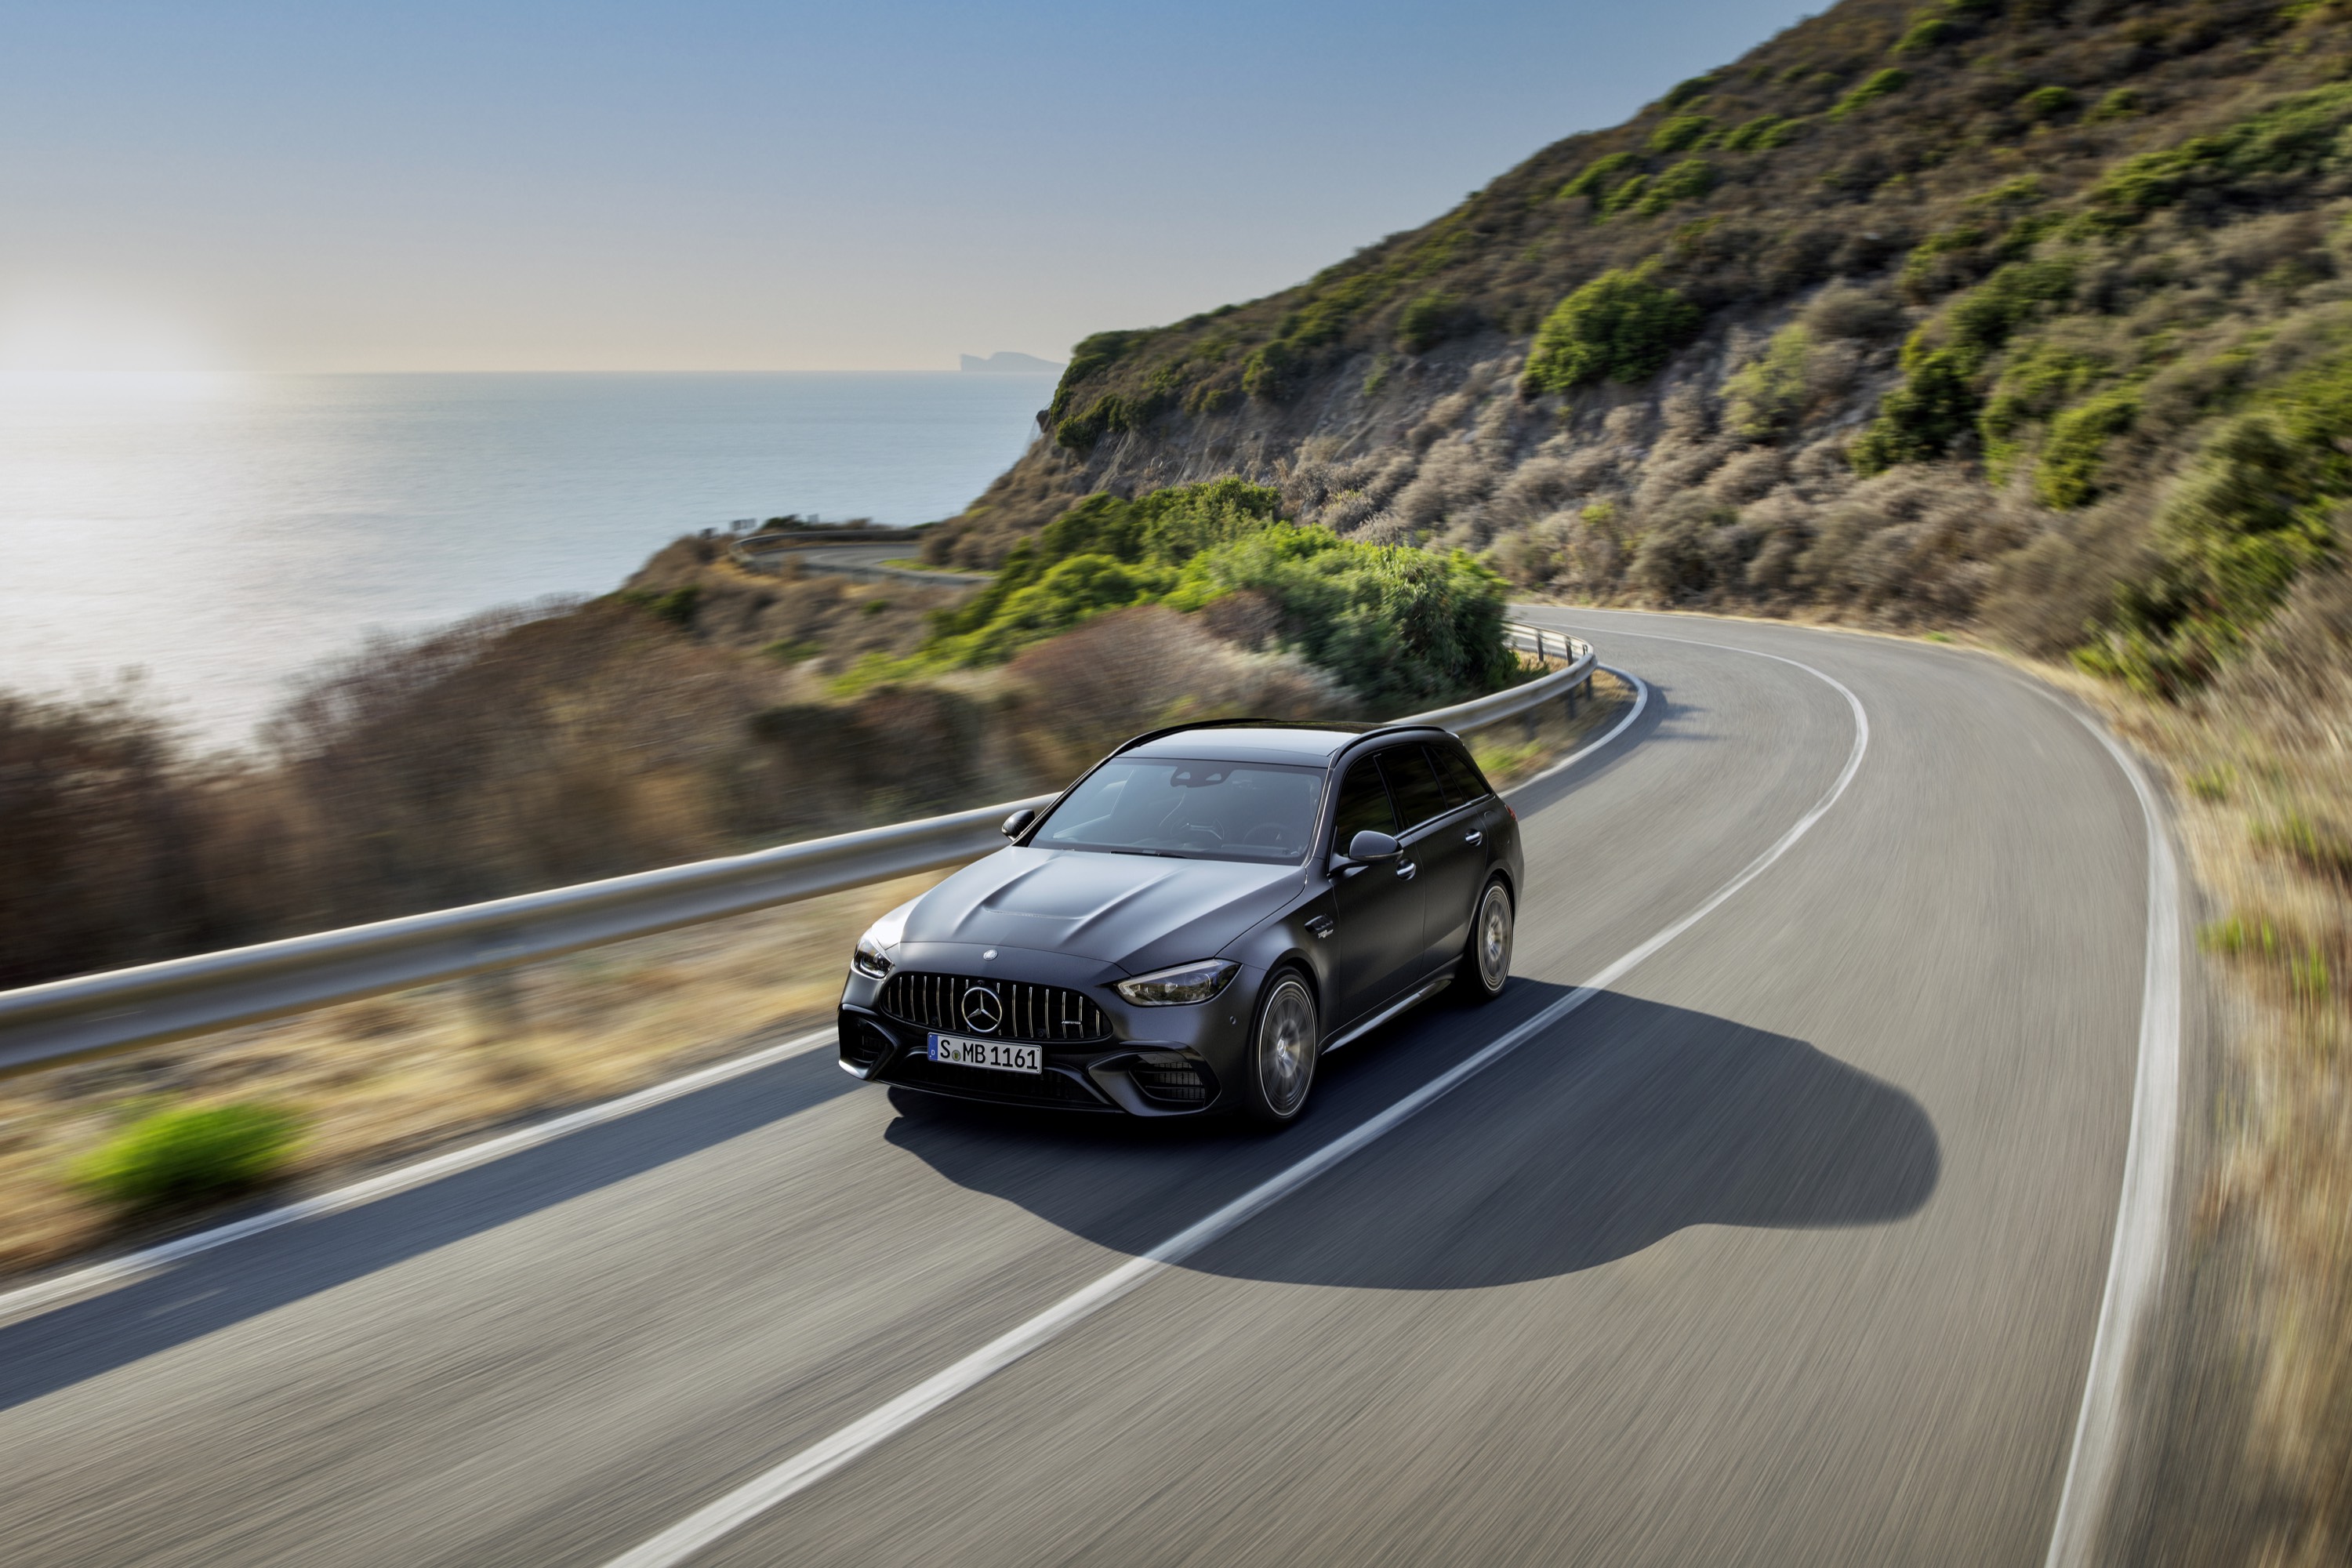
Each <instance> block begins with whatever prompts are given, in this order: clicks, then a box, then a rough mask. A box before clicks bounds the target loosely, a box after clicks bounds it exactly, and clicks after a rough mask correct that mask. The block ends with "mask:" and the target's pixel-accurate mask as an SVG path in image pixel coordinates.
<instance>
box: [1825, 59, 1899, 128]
mask: <svg viewBox="0 0 2352 1568" xmlns="http://www.w3.org/2000/svg"><path fill="white" fill-rule="evenodd" d="M1910 80H1911V73H1910V72H1909V71H1906V70H1898V69H1896V68H1895V67H1893V66H1889V67H1888V68H1886V69H1885V70H1883V71H1874V72H1873V73H1872V74H1871V75H1870V77H1869V78H1868V79H1865V80H1864V82H1863V83H1862V85H1861V86H1859V87H1857V88H1855V89H1853V91H1852V92H1849V93H1847V94H1846V95H1845V96H1844V97H1843V98H1841V99H1839V100H1837V102H1835V103H1834V104H1832V105H1831V106H1830V118H1831V119H1832V120H1843V119H1844V118H1845V117H1846V116H1847V115H1849V114H1852V113H1853V111H1854V110H1858V109H1861V108H1863V107H1864V106H1865V105H1867V104H1873V103H1876V102H1877V101H1878V100H1880V99H1882V98H1885V97H1886V96H1887V95H1888V94H1889V93H1895V92H1900V91H1901V90H1903V89H1904V88H1905V87H1906V85H1908V84H1909V82H1910Z"/></svg>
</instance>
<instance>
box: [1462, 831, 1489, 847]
mask: <svg viewBox="0 0 2352 1568" xmlns="http://www.w3.org/2000/svg"><path fill="white" fill-rule="evenodd" d="M1462 842H1463V843H1465V844H1484V843H1485V842H1486V834H1484V833H1482V832H1480V831H1479V830H1478V829H1477V828H1475V827H1474V828H1472V829H1471V830H1470V831H1469V832H1467V833H1465V834H1464V835H1463V836H1462Z"/></svg>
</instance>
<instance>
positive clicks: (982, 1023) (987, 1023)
mask: <svg viewBox="0 0 2352 1568" xmlns="http://www.w3.org/2000/svg"><path fill="white" fill-rule="evenodd" d="M1003 1021H1004V1004H1003V1001H1002V1000H1001V999H999V997H998V996H997V994H996V993H995V992H993V991H991V990H990V989H989V988H988V987H987V986H985V985H974V986H972V987H971V988H970V989H969V990H967V991H965V992H964V994H963V1026H964V1027H965V1028H967V1029H976V1030H978V1031H979V1032H980V1033H982V1034H983V1035H992V1034H994V1033H996V1026H997V1025H999V1024H1001V1023H1003Z"/></svg>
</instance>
